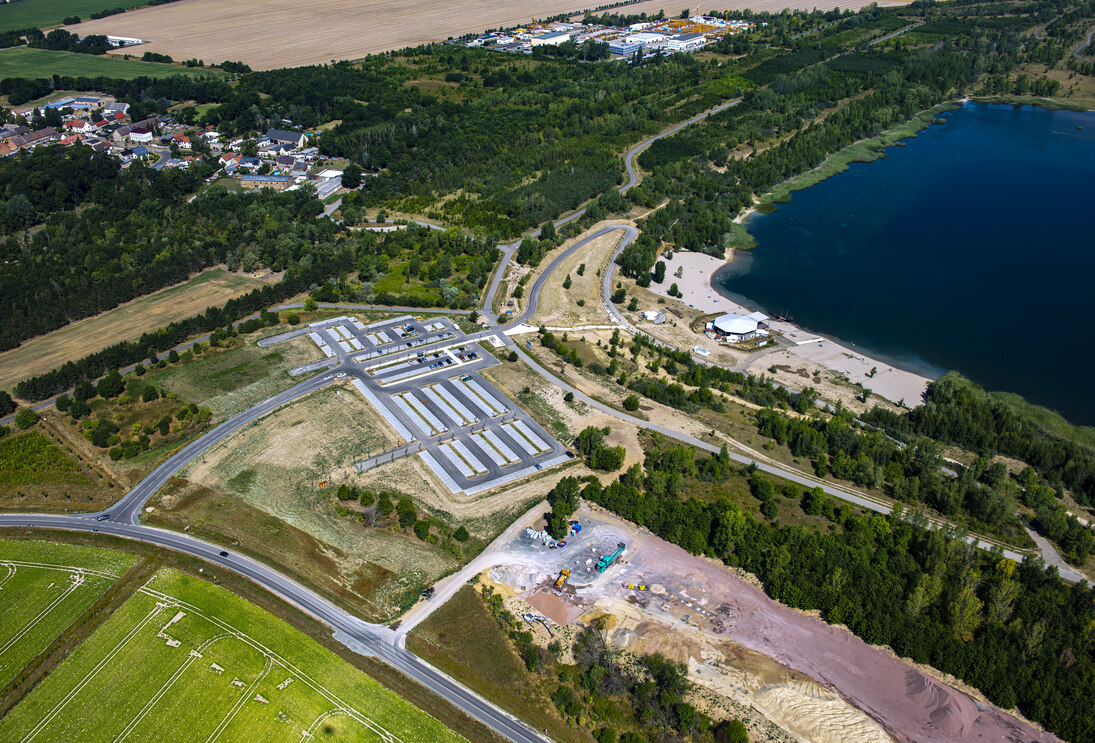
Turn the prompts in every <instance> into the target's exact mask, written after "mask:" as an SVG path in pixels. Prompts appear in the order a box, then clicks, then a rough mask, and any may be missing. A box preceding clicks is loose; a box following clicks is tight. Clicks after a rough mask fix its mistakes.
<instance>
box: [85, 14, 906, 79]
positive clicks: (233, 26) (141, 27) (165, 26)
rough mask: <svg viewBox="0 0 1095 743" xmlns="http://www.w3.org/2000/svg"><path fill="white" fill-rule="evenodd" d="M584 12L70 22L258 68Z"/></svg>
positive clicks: (167, 50) (182, 53)
mask: <svg viewBox="0 0 1095 743" xmlns="http://www.w3.org/2000/svg"><path fill="white" fill-rule="evenodd" d="M868 4H869V2H868V1H867V0H848V1H846V2H839V1H838V0H819V1H818V2H814V0H759V1H757V0H733V2H728V3H723V4H718V3H716V4H714V5H712V6H710V7H708V6H706V5H705V6H703V7H702V10H703V12H706V11H708V10H728V9H736V8H737V9H744V8H747V7H748V8H751V9H752V10H754V11H760V10H771V11H779V10H782V9H783V8H785V7H795V8H805V9H811V8H815V7H816V8H818V9H821V10H831V9H832V8H833V7H834V6H837V5H839V6H840V7H841V8H851V9H853V10H855V9H857V8H860V7H863V6H865V5H868ZM883 4H901V3H883ZM590 5H595V3H590ZM685 8H688V9H689V10H692V11H694V12H695V11H699V10H700V9H701V8H700V6H696V5H694V4H693V3H691V2H681V1H680V0H675V1H674V2H660V0H651V2H645V3H640V4H638V5H633V6H628V8H627V12H628V13H640V12H648V13H657V12H658V11H659V10H664V11H665V12H666V14H669V15H674V14H677V13H680V12H681V11H682V10H684V9H685ZM583 10H584V6H583V4H582V3H581V2H579V1H577V0H541V1H540V2H529V1H527V0H525V1H523V2H510V3H496V2H487V1H486V0H473V1H472V2H459V3H446V4H444V5H440V6H439V5H436V4H432V3H421V2H411V1H410V0H315V1H314V2H311V3H307V4H303V3H299V2H294V0H180V1H179V2H175V3H169V4H167V5H158V6H154V7H149V8H141V9H139V10H134V11H130V12H128V13H123V14H120V15H115V16H109V17H107V18H101V19H99V20H95V21H84V22H83V23H81V24H80V26H79V28H75V27H73V29H70V30H74V31H78V32H79V33H80V34H81V35H86V34H112V35H116V36H133V37H137V38H140V39H144V40H145V41H147V42H148V44H146V45H144V46H141V47H140V51H141V52H145V51H149V52H158V53H160V54H168V55H170V56H172V57H174V58H175V59H190V58H193V57H197V58H198V59H202V60H204V61H206V62H209V63H219V62H222V61H224V60H241V61H243V62H246V63H247V64H249V65H251V67H253V68H254V69H258V70H268V69H274V68H277V67H296V66H300V65H307V64H323V63H326V62H331V61H334V60H342V59H359V58H361V57H364V56H366V55H368V54H376V53H379V52H386V51H390V50H392V49H402V48H404V47H407V46H417V45H419V44H425V43H428V42H431V41H444V40H445V39H448V38H450V37H457V36H461V35H463V34H468V33H480V32H482V31H485V30H486V29H488V28H497V27H512V26H516V25H519V24H521V23H526V22H528V21H530V20H532V19H534V18H547V17H550V16H554V15H559V14H561V13H568V12H581V11H583ZM119 53H124V52H121V51H119Z"/></svg>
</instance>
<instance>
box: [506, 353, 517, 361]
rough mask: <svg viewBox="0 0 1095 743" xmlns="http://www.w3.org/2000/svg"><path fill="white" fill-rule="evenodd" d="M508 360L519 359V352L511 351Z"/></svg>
mask: <svg viewBox="0 0 1095 743" xmlns="http://www.w3.org/2000/svg"><path fill="white" fill-rule="evenodd" d="M506 360H507V361H517V352H516V351H510V352H509V356H507V357H506Z"/></svg>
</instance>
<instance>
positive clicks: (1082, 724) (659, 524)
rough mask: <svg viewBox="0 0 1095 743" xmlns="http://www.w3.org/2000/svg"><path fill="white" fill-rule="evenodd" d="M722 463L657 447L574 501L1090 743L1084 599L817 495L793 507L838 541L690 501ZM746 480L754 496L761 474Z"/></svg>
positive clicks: (954, 543)
mask: <svg viewBox="0 0 1095 743" xmlns="http://www.w3.org/2000/svg"><path fill="white" fill-rule="evenodd" d="M718 456H719V455H712V456H708V457H702V458H700V460H699V461H698V462H697V460H696V457H695V454H694V452H693V450H692V449H689V448H686V447H668V448H666V449H665V450H664V451H662V450H659V449H657V448H655V449H652V450H651V451H649V452H648V454H647V460H646V462H645V466H644V467H638V466H636V467H633V468H632V469H631V470H628V471H627V472H626V473H624V475H622V476H621V477H620V478H619V479H618V480H617V481H616V482H613V483H611V484H610V485H609V486H607V487H603V488H602V487H601V485H600V483H599V482H590V483H589V484H587V485H586V486H585V488H584V489H583V491H582V496H583V497H584V498H586V499H588V500H590V501H592V502H595V503H597V504H599V505H601V506H604V507H606V508H608V509H609V510H612V511H614V512H615V513H617V514H619V515H620V516H622V517H624V518H626V519H628V520H630V521H633V522H635V523H637V524H639V525H641V526H645V527H648V528H649V529H651V531H653V532H654V533H655V534H657V535H659V536H661V537H663V538H664V539H667V540H668V541H671V542H673V543H675V544H678V545H680V546H682V547H684V548H685V549H687V550H688V551H690V552H692V553H694V554H706V555H709V556H711V557H715V558H719V559H722V560H723V561H725V562H726V563H727V564H729V565H734V566H740V567H742V568H744V569H746V570H748V571H750V572H752V573H755V574H756V575H757V576H758V577H759V578H760V579H761V581H763V583H764V586H765V591H766V592H767V593H768V594H769V595H770V596H772V597H773V598H775V599H778V600H779V601H781V602H783V603H785V604H787V605H789V606H792V607H795V608H800V609H804V610H818V611H820V612H821V613H822V616H823V617H825V619H826V620H828V621H830V622H840V623H843V624H846V625H847V626H848V627H849V628H850V629H851V630H852V631H853V632H855V633H856V634H857V635H859V636H860V637H862V638H863V639H864V640H865V641H867V642H870V643H874V644H880V645H889V646H890V647H892V648H893V649H894V650H895V651H896V652H897V653H898V654H899V655H902V656H908V657H911V658H913V659H914V660H916V661H917V662H921V663H928V664H930V665H932V666H934V667H935V668H938V669H940V670H942V671H944V672H947V673H952V674H954V675H956V676H958V677H959V678H961V679H963V680H964V681H966V682H968V683H970V684H972V685H974V686H976V687H977V688H979V689H981V690H982V691H984V692H985V693H986V694H987V696H988V697H989V698H990V699H991V700H993V702H995V703H996V704H999V705H1000V706H1001V707H1004V708H1011V707H1014V706H1018V707H1019V709H1020V710H1022V711H1023V713H1024V714H1026V715H1027V716H1029V717H1030V718H1032V719H1034V720H1036V721H1037V722H1039V723H1041V724H1043V725H1044V726H1046V727H1047V728H1048V729H1049V730H1051V731H1053V732H1054V733H1056V734H1058V735H1060V736H1062V737H1064V738H1066V739H1069V740H1086V739H1088V738H1090V737H1092V734H1093V733H1095V711H1093V709H1092V707H1091V705H1090V704H1089V703H1088V700H1087V696H1086V694H1087V691H1086V690H1087V689H1090V688H1091V686H1092V684H1093V683H1095V655H1093V650H1095V645H1093V643H1095V635H1093V634H1092V632H1091V631H1090V628H1091V627H1092V626H1095V592H1093V590H1092V589H1090V588H1088V587H1087V586H1085V585H1083V584H1077V585H1066V584H1063V583H1062V582H1061V581H1060V580H1059V579H1058V577H1057V576H1056V573H1055V571H1054V570H1053V569H1052V568H1051V569H1050V570H1049V571H1046V570H1044V569H1043V565H1042V564H1041V562H1040V561H1039V560H1038V559H1030V560H1027V561H1026V562H1024V563H1023V564H1022V565H1018V566H1017V565H1016V564H1015V563H1013V562H1012V561H1010V560H1006V559H1003V558H1001V557H1000V556H999V555H998V554H993V553H989V552H982V551H980V550H977V549H976V548H973V547H971V546H970V545H969V544H967V543H966V542H964V541H963V540H961V539H957V538H953V537H951V536H949V535H947V534H944V533H942V532H940V531H938V530H928V529H925V528H923V524H922V523H920V522H919V521H918V520H917V519H916V518H912V519H911V520H906V519H905V518H903V517H902V516H901V515H900V514H897V515H893V516H891V517H889V518H884V517H882V516H877V515H875V516H868V515H858V516H857V515H854V514H853V513H852V512H851V510H850V509H849V508H848V506H847V505H842V506H840V507H839V508H838V507H835V506H834V505H833V504H832V502H831V501H828V500H827V499H826V498H825V496H824V493H820V494H819V493H817V492H814V491H806V492H805V493H802V494H801V498H802V505H803V507H804V508H806V509H808V510H809V511H810V512H813V513H818V514H822V515H825V516H826V517H828V518H829V519H830V520H831V522H832V523H833V526H834V527H835V531H821V532H815V531H811V530H809V529H807V528H806V527H803V526H790V525H786V524H783V525H779V524H775V523H767V522H759V521H756V520H755V519H754V518H753V517H752V516H749V515H746V514H743V513H742V511H741V510H740V508H739V507H738V506H737V505H735V504H733V503H731V502H730V501H729V500H727V499H726V498H724V497H715V498H714V499H708V500H705V501H699V500H696V499H694V498H690V497H688V493H689V489H690V486H689V483H691V482H694V481H695V480H696V479H698V478H697V476H698V474H699V472H701V471H703V470H706V469H716V470H717V469H720V467H721V468H724V469H723V471H727V470H726V469H725V468H726V467H727V465H718V466H716V467H714V468H708V465H707V464H706V462H707V461H709V460H711V459H717V458H718ZM744 474H745V475H747V476H749V477H750V482H751V486H752V487H761V486H759V485H758V483H760V482H761V481H763V480H764V478H763V476H761V475H759V473H755V472H754V473H752V474H751V475H750V474H749V473H748V472H746V473H744ZM769 487H771V485H769ZM792 488H793V489H794V486H792ZM764 489H765V490H767V489H768V488H764ZM779 490H781V488H776V489H775V491H777V492H778V491H779ZM796 492H797V489H796ZM787 494H790V491H788V493H787ZM772 497H777V496H772Z"/></svg>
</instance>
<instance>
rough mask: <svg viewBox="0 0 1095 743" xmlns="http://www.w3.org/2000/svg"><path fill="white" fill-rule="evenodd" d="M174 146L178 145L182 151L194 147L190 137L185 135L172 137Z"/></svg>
mask: <svg viewBox="0 0 1095 743" xmlns="http://www.w3.org/2000/svg"><path fill="white" fill-rule="evenodd" d="M171 142H172V144H175V145H178V148H179V149H180V150H189V149H190V148H191V146H192V143H191V142H190V137H188V136H186V135H185V134H174V135H172V136H171Z"/></svg>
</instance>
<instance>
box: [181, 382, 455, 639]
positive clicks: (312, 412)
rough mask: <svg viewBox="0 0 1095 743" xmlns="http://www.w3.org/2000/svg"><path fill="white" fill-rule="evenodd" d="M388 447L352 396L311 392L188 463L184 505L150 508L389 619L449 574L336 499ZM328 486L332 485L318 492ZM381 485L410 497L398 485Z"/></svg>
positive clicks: (433, 549) (443, 559)
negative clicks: (360, 464)
mask: <svg viewBox="0 0 1095 743" xmlns="http://www.w3.org/2000/svg"><path fill="white" fill-rule="evenodd" d="M396 443H397V440H396V436H395V434H394V432H392V431H390V430H389V429H388V426H387V424H386V423H385V422H384V421H383V419H381V418H380V417H379V416H378V415H377V414H376V412H375V411H374V410H373V409H372V408H371V406H370V405H369V404H368V403H367V402H366V401H365V399H364V398H362V397H361V395H360V394H358V393H357V392H356V391H355V390H353V389H352V388H350V389H325V390H320V391H318V392H314V393H312V394H310V395H308V396H307V397H304V398H302V399H300V400H298V401H296V402H294V403H293V404H291V405H288V406H286V407H284V408H282V409H281V410H278V411H277V412H275V413H273V414H271V415H269V416H267V417H266V418H264V419H263V420H262V421H260V422H259V423H257V424H255V425H252V426H249V427H247V428H245V429H244V430H242V431H240V432H238V433H236V434H234V435H233V436H231V437H230V438H228V439H226V440H225V441H224V442H222V443H220V444H218V445H217V446H216V447H215V448H213V449H212V450H210V451H209V452H207V453H206V455H205V457H204V458H203V461H195V462H193V463H191V465H190V466H189V467H187V469H185V470H184V471H183V472H181V473H180V477H185V478H186V479H187V480H188V481H190V482H192V483H196V484H197V485H199V486H201V489H200V490H198V491H197V493H194V494H191V497H180V498H172V497H170V496H167V497H164V498H162V499H161V500H160V505H159V509H160V510H162V511H164V512H165V513H164V514H163V517H164V518H171V519H172V520H175V521H177V520H179V519H180V518H181V519H182V520H183V521H184V522H185V523H187V524H190V525H191V526H192V530H193V529H212V530H213V531H214V532H216V533H219V534H223V535H226V536H227V537H228V539H229V540H231V539H233V538H234V539H240V542H241V545H242V546H243V547H244V548H245V549H246V550H247V551H248V552H250V553H252V554H256V555H260V556H262V558H263V559H264V560H267V561H273V562H275V563H276V564H285V563H288V564H291V565H293V566H294V567H295V568H296V569H297V570H298V571H299V572H301V573H303V574H304V575H305V576H306V578H307V581H308V582H309V583H314V584H318V585H320V586H322V587H323V588H324V589H326V590H328V591H330V592H331V593H333V594H335V595H338V596H340V597H342V598H343V599H344V600H346V601H348V602H350V604H351V605H352V606H353V607H354V608H355V609H356V610H357V611H359V612H364V613H367V615H368V616H369V617H370V618H371V619H374V620H377V621H390V620H391V619H394V618H395V617H396V616H397V615H398V614H399V613H400V612H401V611H402V609H404V608H406V605H407V604H408V602H411V603H413V602H414V601H415V600H416V599H417V597H418V595H419V592H420V591H421V590H422V589H423V588H424V587H425V586H427V585H429V584H431V583H433V582H434V581H436V580H437V579H438V578H439V577H441V576H442V575H445V574H446V573H448V572H451V571H452V570H454V569H455V568H456V567H457V561H456V560H455V559H454V557H453V556H452V555H451V554H449V553H448V552H446V551H444V550H443V549H441V548H440V547H439V546H435V545H430V544H427V543H425V542H423V541H421V540H419V539H418V538H417V537H415V536H413V535H411V534H403V533H395V532H393V531H389V530H388V529H384V528H368V527H366V526H364V525H363V524H362V523H361V520H360V519H359V517H358V515H357V504H356V503H348V504H342V503H340V502H339V501H338V500H337V499H336V498H335V489H336V487H337V484H338V483H343V482H352V481H353V480H354V479H355V476H356V473H355V472H354V471H353V468H352V463H353V462H354V461H356V460H357V459H361V458H364V457H366V456H368V455H370V454H377V453H379V452H381V451H386V450H388V449H390V448H393V447H394V446H395V445H396ZM328 480H330V482H331V485H329V486H327V487H319V486H318V483H320V482H323V481H328ZM386 487H389V488H395V489H399V490H404V491H406V492H408V493H409V494H411V495H417V493H415V492H414V491H413V490H409V489H408V488H407V487H406V484H405V483H396V482H391V483H387V484H386ZM222 502H227V503H230V504H233V506H232V509H231V511H230V512H227V511H225V510H224V509H223V508H221V507H216V504H218V503H222ZM237 504H238V505H243V506H247V508H244V509H239V508H236V505H237ZM210 506H213V507H212V508H210ZM340 506H342V508H340ZM351 506H352V508H351ZM282 524H284V525H285V526H282ZM288 530H293V531H294V532H299V533H302V534H304V535H307V536H308V537H309V538H310V539H304V540H297V539H294V538H286V537H285V536H284V535H283V532H285V531H288ZM220 541H222V542H223V541H226V540H225V539H224V538H221V539H220ZM314 548H318V550H319V554H315V553H314V552H313V549H314ZM321 555H324V556H326V557H321ZM330 558H334V559H333V560H332V559H330ZM339 585H341V586H344V587H345V589H344V590H339V589H338V588H337V586H339Z"/></svg>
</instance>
